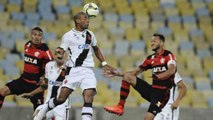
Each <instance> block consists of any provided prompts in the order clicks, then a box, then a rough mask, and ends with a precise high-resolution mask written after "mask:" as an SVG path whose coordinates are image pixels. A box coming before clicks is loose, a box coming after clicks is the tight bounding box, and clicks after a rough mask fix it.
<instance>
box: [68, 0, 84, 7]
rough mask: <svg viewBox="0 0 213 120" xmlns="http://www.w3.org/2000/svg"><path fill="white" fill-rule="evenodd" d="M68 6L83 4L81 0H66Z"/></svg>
mask: <svg viewBox="0 0 213 120" xmlns="http://www.w3.org/2000/svg"><path fill="white" fill-rule="evenodd" d="M68 3H69V5H70V6H81V5H82V4H83V1H82V0H68Z"/></svg>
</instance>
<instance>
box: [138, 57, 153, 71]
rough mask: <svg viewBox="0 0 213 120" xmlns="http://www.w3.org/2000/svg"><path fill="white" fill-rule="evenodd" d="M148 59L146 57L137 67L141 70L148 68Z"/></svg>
mask: <svg viewBox="0 0 213 120" xmlns="http://www.w3.org/2000/svg"><path fill="white" fill-rule="evenodd" d="M150 65H151V64H150V60H149V59H148V57H147V58H146V59H145V60H144V61H143V62H142V63H141V65H140V66H139V68H140V69H141V70H148V69H150V67H151V66H150Z"/></svg>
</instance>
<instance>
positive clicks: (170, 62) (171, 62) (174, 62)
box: [167, 53, 176, 66]
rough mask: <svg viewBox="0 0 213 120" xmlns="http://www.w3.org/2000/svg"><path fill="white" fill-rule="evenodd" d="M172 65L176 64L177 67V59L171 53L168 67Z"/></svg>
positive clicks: (168, 58) (168, 57)
mask: <svg viewBox="0 0 213 120" xmlns="http://www.w3.org/2000/svg"><path fill="white" fill-rule="evenodd" d="M170 64H174V65H175V66H176V58H175V56H174V54H172V53H169V54H168V56H167V66H169V65H170Z"/></svg>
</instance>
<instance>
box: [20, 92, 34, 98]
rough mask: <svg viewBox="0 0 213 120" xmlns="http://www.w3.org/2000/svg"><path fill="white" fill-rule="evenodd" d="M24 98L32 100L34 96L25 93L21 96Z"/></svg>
mask: <svg viewBox="0 0 213 120" xmlns="http://www.w3.org/2000/svg"><path fill="white" fill-rule="evenodd" d="M20 96H21V97H22V98H26V99H30V98H31V97H33V95H31V94H30V93H23V94H21V95H20Z"/></svg>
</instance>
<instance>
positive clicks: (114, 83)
mask: <svg viewBox="0 0 213 120" xmlns="http://www.w3.org/2000/svg"><path fill="white" fill-rule="evenodd" d="M118 79H120V78H118ZM109 88H110V89H111V90H113V91H120V88H121V81H120V80H117V81H111V82H110V84H109Z"/></svg>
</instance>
